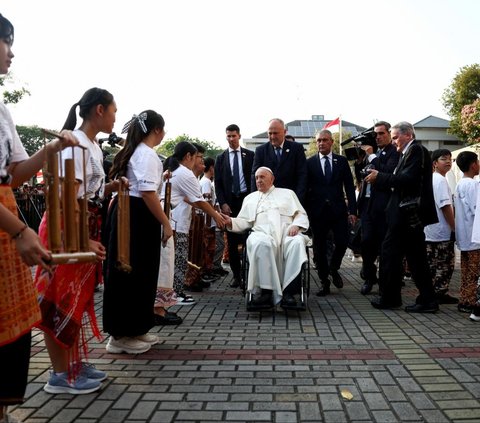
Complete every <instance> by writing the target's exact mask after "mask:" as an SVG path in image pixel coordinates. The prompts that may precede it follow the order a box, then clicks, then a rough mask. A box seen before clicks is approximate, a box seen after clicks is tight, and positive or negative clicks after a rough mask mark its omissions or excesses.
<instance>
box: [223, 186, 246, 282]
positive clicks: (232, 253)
mask: <svg viewBox="0 0 480 423" xmlns="http://www.w3.org/2000/svg"><path fill="white" fill-rule="evenodd" d="M246 196H247V193H244V194H240V195H239V196H234V195H233V194H232V203H231V204H229V206H230V209H231V210H232V214H231V217H237V215H238V213H239V212H240V209H241V208H242V203H243V199H244V198H245V197H246ZM227 240H228V258H229V260H230V269H231V270H232V273H233V277H234V278H235V279H240V276H241V269H242V267H241V263H240V253H239V252H238V246H239V245H242V244H244V243H245V240H246V235H244V234H236V233H233V232H230V231H227Z"/></svg>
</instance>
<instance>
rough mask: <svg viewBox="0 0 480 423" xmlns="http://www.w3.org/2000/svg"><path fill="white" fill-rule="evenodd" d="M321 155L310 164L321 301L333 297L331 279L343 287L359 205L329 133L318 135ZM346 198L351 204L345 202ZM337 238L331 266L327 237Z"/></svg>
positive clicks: (310, 205)
mask: <svg viewBox="0 0 480 423" xmlns="http://www.w3.org/2000/svg"><path fill="white" fill-rule="evenodd" d="M315 139H316V142H317V148H318V154H315V156H313V157H310V158H309V159H308V160H307V174H308V186H307V194H306V195H307V196H306V198H307V200H306V202H307V207H306V208H307V213H308V218H309V220H310V225H311V228H312V233H313V248H314V252H315V258H316V261H317V269H318V276H319V277H320V281H321V283H322V287H321V289H320V291H319V292H318V293H317V295H318V296H319V297H321V296H325V295H328V294H329V293H330V279H329V275H331V276H332V282H333V284H334V285H335V286H336V287H337V288H342V287H343V280H342V277H341V276H340V274H339V273H338V269H340V265H341V263H342V259H343V256H344V255H345V251H346V250H347V244H348V224H349V221H350V223H351V224H352V225H353V224H354V223H355V221H356V219H357V218H356V213H357V203H356V200H355V188H354V185H353V176H352V172H351V170H350V166H349V164H348V161H347V159H346V158H345V157H343V156H339V155H338V154H334V153H333V152H332V146H333V138H332V133H331V132H330V131H328V130H326V129H324V130H321V131H319V132H317V133H316V134H315ZM345 194H346V196H347V201H345ZM330 231H331V232H332V234H333V241H334V244H335V247H334V250H333V253H332V257H331V259H330V263H329V262H328V257H327V256H328V254H327V251H328V248H327V236H328V234H329V232H330Z"/></svg>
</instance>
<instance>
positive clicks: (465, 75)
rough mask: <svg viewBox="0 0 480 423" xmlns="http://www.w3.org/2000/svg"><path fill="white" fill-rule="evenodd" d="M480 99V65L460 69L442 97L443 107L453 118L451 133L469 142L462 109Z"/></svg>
mask: <svg viewBox="0 0 480 423" xmlns="http://www.w3.org/2000/svg"><path fill="white" fill-rule="evenodd" d="M479 97H480V65H479V64H478V63H475V64H473V65H468V66H464V67H462V68H460V70H459V71H458V73H457V74H456V75H455V77H454V78H453V81H452V83H451V84H450V86H449V87H448V88H447V89H445V91H444V92H443V96H442V102H443V106H444V107H445V110H446V111H447V113H448V115H449V116H450V118H451V121H450V130H449V132H450V133H451V134H453V135H456V136H457V137H458V138H460V139H461V140H463V141H467V142H469V139H468V134H467V133H466V132H465V131H464V129H463V128H462V109H463V107H464V106H466V105H468V104H472V103H473V102H474V101H475V100H476V99H477V98H479Z"/></svg>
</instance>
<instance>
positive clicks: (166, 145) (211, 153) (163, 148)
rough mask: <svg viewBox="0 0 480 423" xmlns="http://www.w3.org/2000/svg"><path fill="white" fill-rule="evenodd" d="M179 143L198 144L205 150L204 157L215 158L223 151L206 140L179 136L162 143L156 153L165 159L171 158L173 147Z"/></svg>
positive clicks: (184, 135)
mask: <svg viewBox="0 0 480 423" xmlns="http://www.w3.org/2000/svg"><path fill="white" fill-rule="evenodd" d="M180 141H187V142H194V143H197V144H200V145H201V146H203V147H204V148H205V150H206V151H205V157H213V158H215V157H216V156H217V155H218V154H220V153H221V152H222V151H223V149H222V148H220V147H218V146H217V145H215V144H214V143H213V142H211V141H206V140H199V139H198V138H192V137H190V136H189V135H187V134H183V135H179V136H178V137H176V138H175V139H168V140H166V141H163V142H162V143H161V144H160V146H159V147H158V148H157V153H158V154H161V155H163V156H165V157H168V156H171V155H172V154H173V152H174V150H175V146H176V145H177V144H178V143H179V142H180Z"/></svg>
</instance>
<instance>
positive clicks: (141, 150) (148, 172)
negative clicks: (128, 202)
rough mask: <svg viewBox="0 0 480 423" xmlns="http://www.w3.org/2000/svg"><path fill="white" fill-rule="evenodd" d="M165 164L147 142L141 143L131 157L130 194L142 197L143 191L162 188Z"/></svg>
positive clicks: (128, 176)
mask: <svg viewBox="0 0 480 423" xmlns="http://www.w3.org/2000/svg"><path fill="white" fill-rule="evenodd" d="M162 174H163V165H162V161H161V160H160V157H158V154H157V153H156V152H155V150H154V149H153V148H151V147H149V146H148V145H146V144H145V143H143V142H142V143H140V144H139V145H138V146H137V148H136V149H135V151H134V152H133V154H132V157H130V161H129V162H128V167H127V178H128V182H129V183H130V195H131V196H132V197H141V196H142V191H155V192H157V193H158V194H160V191H161V189H162Z"/></svg>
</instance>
